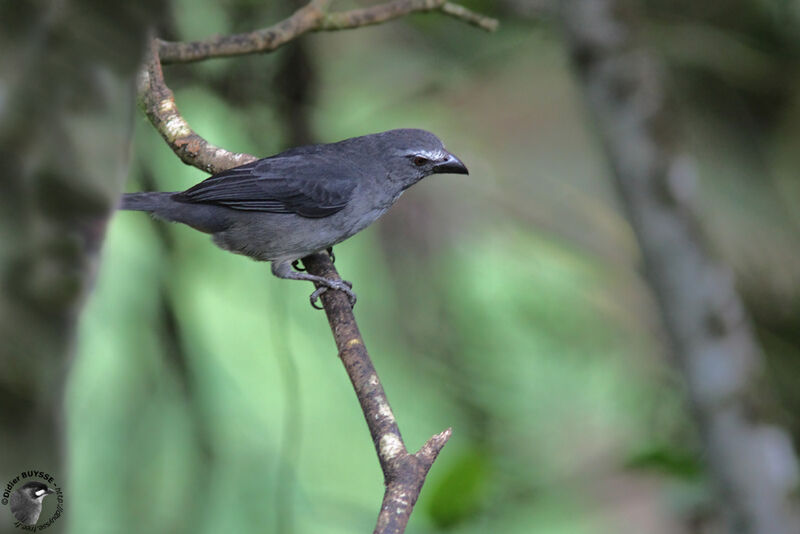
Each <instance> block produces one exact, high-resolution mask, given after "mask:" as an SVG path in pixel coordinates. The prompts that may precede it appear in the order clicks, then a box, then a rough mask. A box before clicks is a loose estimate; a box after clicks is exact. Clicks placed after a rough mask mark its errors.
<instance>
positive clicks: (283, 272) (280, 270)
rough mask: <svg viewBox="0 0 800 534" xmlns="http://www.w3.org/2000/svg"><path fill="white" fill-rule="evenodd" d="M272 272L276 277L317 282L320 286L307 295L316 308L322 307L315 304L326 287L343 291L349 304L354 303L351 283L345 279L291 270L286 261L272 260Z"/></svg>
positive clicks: (354, 297)
mask: <svg viewBox="0 0 800 534" xmlns="http://www.w3.org/2000/svg"><path fill="white" fill-rule="evenodd" d="M272 274H274V275H275V276H277V277H278V278H285V279H287V280H308V281H309V282H314V283H316V284H319V285H320V287H318V288H317V289H316V290H315V291H314V292H313V293H311V296H310V297H309V298H310V300H311V306H313V307H314V308H317V309H318V310H321V309H322V308H321V307H320V306H317V299H319V297H320V295H322V294H323V293H325V291H327V290H328V289H336V290H337V291H341V292H343V293H345V294H346V295H347V298H349V299H350V306H355V305H356V294H355V293H353V290H352V289H351V288H352V287H353V284H351V283H350V282H347V281H346V280H331V279H329V278H323V277H322V276H317V275H314V274H308V273H298V272H297V271H294V270H292V264H291V263H290V262H288V261H282V262H273V263H272Z"/></svg>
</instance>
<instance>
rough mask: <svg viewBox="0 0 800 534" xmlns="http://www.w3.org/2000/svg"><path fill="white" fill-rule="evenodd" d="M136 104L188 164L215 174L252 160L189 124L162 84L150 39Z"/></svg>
mask: <svg viewBox="0 0 800 534" xmlns="http://www.w3.org/2000/svg"><path fill="white" fill-rule="evenodd" d="M137 86H138V96H139V104H140V106H141V107H142V109H143V110H144V112H145V114H146V115H147V118H149V119H150V122H151V123H153V127H155V129H156V130H157V131H158V133H160V134H161V137H163V138H164V141H166V142H167V144H168V145H169V147H170V148H171V149H172V151H173V152H175V154H177V156H178V157H179V158H180V159H181V161H183V162H184V163H186V164H187V165H192V166H194V167H197V168H198V169H200V170H203V171H205V172H208V173H211V174H214V173H217V172H220V171H223V170H225V169H230V168H231V167H236V166H238V165H244V164H245V163H249V162H251V161H255V160H256V159H258V158H256V157H255V156H251V155H250V154H242V153H238V152H230V151H228V150H225V149H224V148H219V147H217V146H214V145H212V144H211V143H209V142H208V141H206V140H205V139H203V138H202V137H200V136H199V135H197V134H196V133H194V130H192V128H191V127H190V126H189V123H187V122H186V119H184V118H183V117H182V116H181V114H180V113H179V112H178V106H177V105H176V104H175V95H173V94H172V91H171V90H170V88H169V87H167V84H166V83H164V73H163V72H162V69H161V63H160V62H159V58H158V43H157V42H156V39H153V41H152V44H151V46H150V53H149V54H148V56H147V59H146V60H145V64H144V68H142V70H141V71H140V72H139V80H138V84H137Z"/></svg>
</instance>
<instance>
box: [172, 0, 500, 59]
mask: <svg viewBox="0 0 800 534" xmlns="http://www.w3.org/2000/svg"><path fill="white" fill-rule="evenodd" d="M326 6H327V2H319V1H317V2H311V3H309V4H307V5H305V6H303V7H301V8H300V9H298V10H297V11H295V12H294V14H292V15H291V16H290V17H289V18H287V19H285V20H283V21H281V22H279V23H277V24H274V25H272V26H269V27H267V28H262V29H260V30H255V31H252V32H247V33H238V34H234V35H221V36H213V37H209V38H207V39H202V40H199V41H190V42H171V41H161V40H159V41H158V48H159V49H158V54H159V55H160V57H161V62H162V63H163V64H164V65H167V64H169V63H190V62H193V61H201V60H204V59H210V58H216V57H230V56H240V55H245V54H256V53H263V52H271V51H273V50H275V49H277V48H278V47H280V46H282V45H284V44H286V43H288V42H289V41H291V40H293V39H296V38H297V37H300V36H301V35H303V34H304V33H307V32H317V31H336V30H347V29H352V28H360V27H362V26H370V25H373V24H381V23H383V22H388V21H390V20H393V19H396V18H399V17H403V16H406V15H408V14H411V13H424V12H431V11H438V12H441V13H443V14H445V15H447V16H450V17H454V18H457V19H460V20H462V21H464V22H466V23H468V24H471V25H473V26H477V27H478V28H481V29H484V30H487V31H494V30H496V29H497V26H498V22H497V20H496V19H493V18H491V17H486V16H484V15H480V14H478V13H475V12H474V11H470V10H469V9H467V8H465V7H463V6H460V5H458V4H453V3H451V2H446V1H445V0H393V1H391V2H387V3H384V4H378V5H376V6H372V7H367V8H363V9H353V10H350V11H340V12H334V13H328V12H327V10H326Z"/></svg>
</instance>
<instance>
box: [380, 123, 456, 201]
mask: <svg viewBox="0 0 800 534" xmlns="http://www.w3.org/2000/svg"><path fill="white" fill-rule="evenodd" d="M375 137H376V138H377V141H378V143H379V145H380V150H381V153H382V154H383V157H384V158H385V161H386V168H387V170H388V172H389V178H390V179H391V180H394V181H397V182H400V183H401V185H402V187H403V189H405V188H408V187H410V186H412V185H414V184H415V183H417V182H418V181H420V180H421V179H423V178H425V177H426V176H430V175H431V174H469V171H467V167H466V166H465V165H464V164H463V163H462V162H461V160H460V159H458V158H457V157H456V156H454V155H453V154H451V153H450V152H448V151H447V150H445V148H444V144H443V143H442V141H441V140H440V139H439V138H438V137H436V136H435V135H433V134H432V133H430V132H426V131H425V130H416V129H402V130H389V131H388V132H383V133H379V134H375Z"/></svg>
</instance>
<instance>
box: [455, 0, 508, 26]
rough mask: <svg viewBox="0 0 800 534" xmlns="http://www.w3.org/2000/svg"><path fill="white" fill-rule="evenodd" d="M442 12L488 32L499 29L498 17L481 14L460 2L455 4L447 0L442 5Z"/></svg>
mask: <svg viewBox="0 0 800 534" xmlns="http://www.w3.org/2000/svg"><path fill="white" fill-rule="evenodd" d="M442 13H444V14H445V15H448V16H450V17H453V18H457V19H461V20H463V21H464V22H466V23H467V24H471V25H473V26H477V27H478V28H480V29H482V30H486V31H487V32H493V31H495V30H497V27H498V26H499V25H500V22H499V21H498V20H497V19H493V18H491V17H487V16H485V15H481V14H480V13H476V12H474V11H472V10H471V9H467V8H466V7H464V6H462V5H460V4H454V3H452V2H446V3H445V4H444V5H443V6H442Z"/></svg>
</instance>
